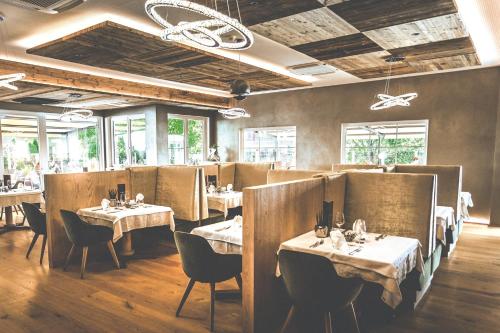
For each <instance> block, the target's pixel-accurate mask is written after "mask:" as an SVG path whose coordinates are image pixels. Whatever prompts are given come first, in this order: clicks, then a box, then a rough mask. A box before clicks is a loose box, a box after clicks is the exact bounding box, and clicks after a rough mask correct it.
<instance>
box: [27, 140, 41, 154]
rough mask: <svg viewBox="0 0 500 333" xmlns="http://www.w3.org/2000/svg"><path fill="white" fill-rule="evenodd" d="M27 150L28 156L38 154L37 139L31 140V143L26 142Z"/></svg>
mask: <svg viewBox="0 0 500 333" xmlns="http://www.w3.org/2000/svg"><path fill="white" fill-rule="evenodd" d="M28 150H29V152H30V154H38V152H39V151H40V148H39V146H38V140H37V139H33V141H31V142H28Z"/></svg>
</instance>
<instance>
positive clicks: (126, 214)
mask: <svg viewBox="0 0 500 333" xmlns="http://www.w3.org/2000/svg"><path fill="white" fill-rule="evenodd" d="M77 214H78V215H79V216H80V218H81V219H82V220H83V221H85V222H87V223H90V224H93V225H102V226H106V227H109V228H111V229H113V242H114V243H116V242H117V241H118V240H120V239H122V238H123V245H122V249H121V251H120V255H121V256H132V255H134V253H135V251H134V249H133V247H132V234H131V231H132V230H136V229H144V228H152V227H159V226H165V225H169V226H170V228H174V229H175V222H174V211H173V210H172V208H170V207H165V206H157V205H149V204H145V205H135V206H131V207H109V208H106V209H104V208H103V207H102V206H99V207H89V208H81V209H79V210H78V211H77Z"/></svg>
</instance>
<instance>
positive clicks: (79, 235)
mask: <svg viewBox="0 0 500 333" xmlns="http://www.w3.org/2000/svg"><path fill="white" fill-rule="evenodd" d="M61 216H62V218H63V221H64V229H66V234H67V235H68V238H69V240H70V241H71V242H72V243H73V245H72V246H71V249H70V250H69V253H68V257H67V258H66V263H65V264H64V270H66V268H67V267H68V264H69V261H70V260H71V256H72V255H73V251H74V250H75V247H81V248H83V256H82V266H81V271H80V277H81V278H82V279H83V274H84V273H85V265H86V264H87V253H88V250H89V246H93V245H96V244H99V243H104V242H106V243H107V245H108V249H109V252H110V253H111V256H112V257H113V261H114V262H115V265H116V268H118V269H120V262H119V261H118V257H117V256H116V252H115V248H114V247H113V230H112V229H111V228H108V227H104V226H99V225H91V224H88V223H85V222H84V221H82V220H81V219H80V217H79V216H78V215H77V214H76V213H74V212H70V211H67V210H62V209H61Z"/></svg>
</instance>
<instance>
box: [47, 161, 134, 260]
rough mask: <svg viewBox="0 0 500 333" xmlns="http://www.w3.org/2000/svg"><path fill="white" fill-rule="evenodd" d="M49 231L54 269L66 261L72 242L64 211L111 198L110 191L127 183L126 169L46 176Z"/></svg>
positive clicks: (90, 205) (74, 209) (93, 204)
mask: <svg viewBox="0 0 500 333" xmlns="http://www.w3.org/2000/svg"><path fill="white" fill-rule="evenodd" d="M44 181H45V193H46V211H47V234H48V239H49V241H48V244H49V265H50V267H51V268H54V267H57V266H59V265H61V264H63V263H64V259H65V257H66V255H67V254H68V251H69V249H70V247H71V243H70V241H69V240H68V237H67V235H66V231H65V230H64V223H63V221H62V218H61V214H60V210H61V209H66V210H70V211H75V212H76V211H77V210H78V209H79V208H85V207H92V206H99V205H100V204H101V200H102V199H103V198H105V197H108V190H109V189H111V188H116V185H117V184H120V183H121V184H126V187H127V191H129V190H130V189H129V187H130V186H129V178H128V172H127V171H126V170H122V171H109V172H87V173H68V174H52V175H45V180H44Z"/></svg>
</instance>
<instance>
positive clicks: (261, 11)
mask: <svg viewBox="0 0 500 333" xmlns="http://www.w3.org/2000/svg"><path fill="white" fill-rule="evenodd" d="M195 2H197V3H199V4H202V5H207V0H195ZM208 3H210V1H209V2H208ZM229 5H230V12H231V16H232V17H236V18H237V16H236V13H237V12H238V8H237V7H236V1H234V0H231V1H229ZM238 5H239V9H240V12H241V19H242V21H243V24H244V25H246V26H252V25H255V24H259V23H262V22H269V21H272V20H276V19H279V18H282V17H287V16H290V15H294V14H298V13H303V12H307V11H309V10H313V9H317V8H321V7H322V6H323V5H322V4H321V3H320V2H319V1H315V0H286V1H283V0H238ZM217 10H218V11H219V12H222V13H224V14H226V15H227V14H228V11H227V5H226V2H225V1H219V2H218V7H217ZM238 20H239V19H238Z"/></svg>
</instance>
